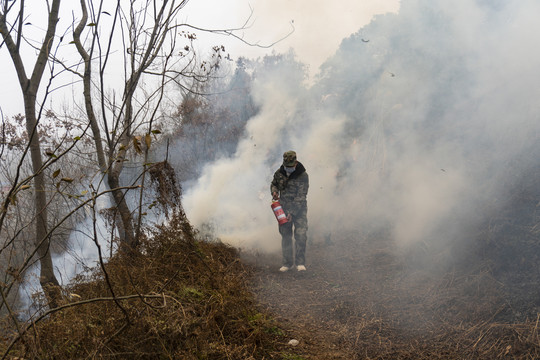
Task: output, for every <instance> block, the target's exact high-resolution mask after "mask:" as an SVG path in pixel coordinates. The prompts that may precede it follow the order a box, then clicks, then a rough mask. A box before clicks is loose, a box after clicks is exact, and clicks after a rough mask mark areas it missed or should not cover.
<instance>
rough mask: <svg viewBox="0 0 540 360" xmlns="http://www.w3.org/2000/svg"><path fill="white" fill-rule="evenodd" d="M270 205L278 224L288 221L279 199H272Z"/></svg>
mask: <svg viewBox="0 0 540 360" xmlns="http://www.w3.org/2000/svg"><path fill="white" fill-rule="evenodd" d="M271 207H272V210H274V215H275V216H276V219H277V221H278V223H279V225H283V224H285V223H287V222H288V220H287V215H285V212H284V211H283V208H282V207H281V204H280V203H279V200H274V201H272V205H271Z"/></svg>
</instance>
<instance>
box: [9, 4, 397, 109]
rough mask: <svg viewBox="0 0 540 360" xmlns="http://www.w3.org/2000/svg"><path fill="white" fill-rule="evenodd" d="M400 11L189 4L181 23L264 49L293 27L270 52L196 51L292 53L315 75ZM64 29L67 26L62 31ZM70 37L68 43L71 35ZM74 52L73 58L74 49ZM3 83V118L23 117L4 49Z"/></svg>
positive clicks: (247, 50)
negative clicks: (355, 36)
mask: <svg viewBox="0 0 540 360" xmlns="http://www.w3.org/2000/svg"><path fill="white" fill-rule="evenodd" d="M61 6H62V7H63V15H62V16H61V17H62V19H61V20H63V19H66V18H67V19H68V20H70V19H71V17H72V11H71V10H72V9H71V8H72V5H71V4H70V3H69V2H63V3H62V5H61ZM398 7H399V1H398V0H382V1H381V0H363V1H360V0H341V1H339V2H328V1H324V0H295V1H291V0H272V1H269V0H191V1H190V2H189V3H188V4H187V6H186V7H185V8H184V9H183V10H182V13H181V15H180V16H181V21H184V22H186V23H189V24H192V25H194V26H197V27H201V28H210V29H230V28H238V27H242V25H243V24H244V23H246V21H248V22H247V25H248V27H247V28H246V29H245V30H242V31H241V32H238V35H239V36H242V37H243V38H244V39H245V40H246V41H247V42H250V43H253V44H255V43H257V44H259V45H261V46H267V45H269V44H272V43H274V42H275V41H277V40H279V39H281V38H283V37H284V36H286V35H287V34H289V33H290V32H291V30H292V29H293V27H292V26H294V32H293V33H292V34H291V35H290V36H289V37H288V38H287V39H285V40H283V41H281V42H279V43H278V44H276V45H275V46H273V47H272V48H260V47H250V46H246V45H244V44H242V42H241V41H238V40H234V39H233V38H232V37H224V36H221V37H216V36H214V37H212V36H210V35H208V34H204V33H199V34H198V39H199V40H198V42H197V45H198V46H200V48H201V49H208V48H209V46H212V45H217V44H224V45H225V46H226V50H227V51H229V52H230V53H231V57H232V58H233V59H236V58H237V57H238V56H241V55H245V56H247V57H258V56H262V55H264V54H265V53H270V52H271V51H273V50H275V51H277V52H283V51H287V50H288V49H289V48H294V49H295V51H296V53H297V54H298V56H299V58H300V59H301V60H302V61H303V62H305V63H306V64H310V69H311V72H312V73H314V72H316V70H317V68H318V66H319V65H320V64H321V63H322V62H323V61H324V60H325V59H326V58H327V57H328V56H330V55H331V54H332V53H333V52H334V51H335V50H336V49H337V48H338V46H339V43H340V42H341V40H342V39H343V38H344V37H346V36H348V35H350V34H352V33H354V32H355V31H357V30H358V29H360V28H361V27H362V26H364V25H365V24H366V23H368V22H369V21H370V20H371V18H372V17H373V15H374V14H380V13H386V12H390V11H397V9H398ZM32 10H37V9H35V7H32V8H31V9H29V10H28V11H27V15H28V16H30V17H31V18H29V19H30V20H31V22H32V24H37V23H39V20H38V19H37V18H36V14H38V15H39V11H34V12H33V13H32ZM77 10H78V7H77V9H75V10H74V12H73V13H74V14H75V17H76V18H77V17H78V11H77ZM250 14H251V17H250ZM291 24H292V25H291ZM60 26H62V25H61V24H60ZM65 28H67V25H66V24H64V27H63V28H62V29H65ZM60 31H63V30H60ZM66 36H67V37H68V38H70V37H71V34H70V32H68V34H67V35H66ZM71 48H72V49H71V50H72V51H73V52H74V53H75V48H74V47H71ZM201 51H204V50H201ZM66 56H67V55H66ZM0 79H1V80H2V84H3V86H2V87H1V88H0V108H1V109H2V110H3V112H4V115H13V114H16V113H19V112H22V111H23V107H22V100H21V96H20V90H19V88H18V82H17V78H16V76H15V71H14V68H13V65H12V64H11V60H10V59H9V56H8V53H7V50H6V49H5V47H2V48H1V49H0ZM6 84H7V86H6ZM9 84H13V86H9ZM68 98H70V96H68Z"/></svg>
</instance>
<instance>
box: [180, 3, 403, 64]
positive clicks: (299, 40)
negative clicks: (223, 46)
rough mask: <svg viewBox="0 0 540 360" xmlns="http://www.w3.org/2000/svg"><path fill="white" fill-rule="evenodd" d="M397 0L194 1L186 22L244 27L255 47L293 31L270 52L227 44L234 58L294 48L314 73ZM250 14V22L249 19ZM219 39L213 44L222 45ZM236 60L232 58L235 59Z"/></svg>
mask: <svg viewBox="0 0 540 360" xmlns="http://www.w3.org/2000/svg"><path fill="white" fill-rule="evenodd" d="M398 8H399V0H340V1H337V2H331V1H326V0H294V1H291V0H272V1H269V0H251V1H249V0H226V1H223V0H197V1H195V0H194V1H192V2H190V3H189V4H188V6H187V7H186V12H185V13H186V14H187V20H188V21H189V22H193V23H196V24H200V26H202V27H209V28H211V27H214V28H216V27H217V28H220V27H223V28H226V27H237V26H239V25H242V24H243V23H244V22H246V21H247V20H248V19H249V21H248V25H249V26H248V28H246V29H245V30H244V31H242V32H239V34H240V35H242V36H243V37H244V39H245V40H246V41H248V42H250V43H253V44H259V45H261V46H266V45H269V44H272V43H274V42H275V41H277V40H279V39H281V38H283V37H284V36H286V35H287V34H289V33H290V32H291V31H292V30H293V27H294V32H293V33H292V34H291V35H290V36H289V37H287V38H286V39H284V40H283V41H281V42H279V43H277V44H276V45H275V46H273V47H272V48H271V49H264V48H260V47H248V46H242V44H241V42H239V41H229V40H232V39H225V41H226V43H227V48H228V49H230V50H231V51H232V52H233V53H235V54H236V52H239V53H242V54H246V55H247V56H249V57H256V56H260V55H262V54H264V53H268V52H271V51H272V49H273V50H275V51H277V52H284V51H287V50H288V49H289V48H294V50H295V52H296V54H297V55H298V57H299V58H300V59H301V60H302V61H303V62H305V63H307V64H309V65H310V68H311V72H316V70H317V68H318V67H319V65H320V64H321V63H322V62H323V61H324V60H325V59H326V58H328V57H329V56H330V55H332V54H333V53H334V52H335V51H336V50H337V48H338V46H339V44H340V43H341V40H342V39H343V38H345V37H347V36H349V35H350V34H352V33H354V32H356V31H358V30H359V29H360V28H361V27H362V26H364V25H366V24H367V23H369V22H370V20H371V19H372V17H373V16H374V15H376V14H382V13H387V12H396V11H397V10H398ZM250 14H251V17H250ZM223 40H224V39H217V40H216V41H223ZM234 57H236V56H234Z"/></svg>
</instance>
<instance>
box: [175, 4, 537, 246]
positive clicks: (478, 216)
mask: <svg viewBox="0 0 540 360" xmlns="http://www.w3.org/2000/svg"><path fill="white" fill-rule="evenodd" d="M539 10H540V4H539V3H537V2H534V1H509V2H494V3H490V2H486V1H480V0H478V1H475V0H460V1H457V2H452V3H449V2H445V1H427V0H422V1H421V0H409V1H406V0H403V1H402V2H401V9H400V11H399V13H398V14H387V15H384V16H379V17H376V18H375V19H374V20H373V21H372V22H371V23H370V24H369V25H367V26H365V27H363V28H362V29H359V31H358V33H356V34H353V35H352V36H350V37H349V38H347V39H344V40H343V42H342V44H341V46H340V48H339V50H338V51H337V53H336V54H335V55H334V56H333V57H331V58H330V59H328V60H327V62H326V63H325V64H324V65H323V66H322V67H321V72H320V74H319V76H318V78H317V79H316V82H315V84H314V85H313V86H312V87H311V88H307V87H306V86H305V85H304V84H303V83H302V82H298V81H292V80H291V78H293V79H297V78H295V77H292V76H291V74H290V72H289V70H290V69H286V70H285V71H277V72H274V73H271V74H265V78H264V79H259V81H258V82H257V84H255V89H256V90H255V91H256V100H257V102H258V103H259V104H260V105H261V107H262V108H261V112H260V113H259V115H257V116H256V117H254V118H253V119H251V120H250V122H249V123H248V126H247V134H246V137H245V138H244V139H243V140H242V142H241V143H240V146H239V147H238V151H237V152H236V154H235V155H234V156H233V157H232V158H230V159H221V160H219V161H216V162H215V163H213V164H211V165H209V166H208V167H207V168H206V169H205V171H204V175H203V177H202V178H201V180H200V182H199V184H198V186H196V187H195V188H193V189H191V190H190V191H189V192H188V193H186V195H185V207H186V212H187V214H188V216H189V217H190V219H191V220H192V221H193V222H194V224H195V225H199V224H202V223H205V222H210V223H216V224H217V225H216V226H217V230H218V233H219V234H220V236H221V237H222V239H224V240H225V241H228V242H231V243H232V244H234V245H240V246H247V247H257V248H263V249H266V250H272V249H276V248H279V241H278V238H279V235H278V234H277V224H276V222H275V219H274V218H273V215H272V213H271V210H270V207H269V205H270V194H269V182H270V180H271V176H272V174H273V172H274V171H275V170H276V169H277V167H278V166H279V165H280V161H281V155H282V153H283V152H284V151H286V150H290V149H292V150H296V151H297V153H298V159H299V161H301V162H302V163H303V164H304V165H305V167H306V169H307V172H308V174H309V176H310V192H309V195H308V208H309V210H308V217H309V223H310V231H309V236H310V238H312V239H313V238H315V239H316V238H317V237H321V236H323V234H324V233H325V232H332V231H335V230H336V229H347V228H348V229H357V230H359V231H362V229H367V228H368V227H369V228H372V227H376V226H381V227H387V228H389V229H390V230H391V232H392V234H393V235H394V238H395V239H396V242H397V243H398V244H401V245H407V244H414V243H417V242H428V243H429V242H433V241H439V242H441V241H451V240H455V239H459V238H462V237H464V234H463V231H465V229H466V228H467V227H468V225H470V224H472V223H474V222H477V221H481V220H482V219H483V218H484V217H485V216H486V215H487V212H486V211H485V210H484V209H486V208H488V207H490V206H491V205H493V204H495V203H496V204H499V205H498V206H501V205H502V204H504V201H505V197H506V196H507V193H508V189H509V187H511V186H512V185H513V184H514V183H515V181H519V178H520V174H521V171H522V170H523V169H525V168H527V167H528V166H531V165H532V164H530V163H526V162H524V161H523V154H524V153H526V152H527V151H528V150H529V149H530V148H531V147H533V146H534V144H535V143H537V142H538V140H539V135H540V121H538V110H539V109H538V108H539V105H538V102H537V99H538V98H539V96H540V87H538V85H537V84H536V82H537V79H538V75H540V74H539V72H540V69H539V68H538V63H540V51H539V50H537V47H535V46H534V44H535V34H537V33H539V31H540V24H539V23H538V22H537V21H536V19H535V18H534V15H533V14H538V13H539V12H538V11H539ZM528 161H529V160H528ZM507 169H511V172H512V173H510V174H509V173H508V171H507Z"/></svg>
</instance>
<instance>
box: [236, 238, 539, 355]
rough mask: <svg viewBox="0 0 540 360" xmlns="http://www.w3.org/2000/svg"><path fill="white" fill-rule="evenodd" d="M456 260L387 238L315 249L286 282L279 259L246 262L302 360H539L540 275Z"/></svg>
mask: <svg viewBox="0 0 540 360" xmlns="http://www.w3.org/2000/svg"><path fill="white" fill-rule="evenodd" d="M276 241H278V240H276ZM452 255H455V254H452V250H451V249H443V248H438V249H434V248H429V247H428V246H427V245H425V244H420V245H418V246H417V247H416V248H414V249H409V250H408V251H403V250H397V249H396V246H395V245H394V244H393V243H392V241H391V240H390V236H388V235H387V234H385V233H384V232H378V233H371V234H366V235H363V234H360V233H340V234H333V236H332V240H331V241H330V242H328V241H324V240H323V239H319V241H317V239H314V240H313V241H310V243H308V249H307V264H306V266H307V268H308V270H307V271H306V272H302V273H298V272H297V271H296V270H295V271H290V272H287V273H280V272H279V271H278V268H279V266H280V263H281V260H280V256H279V255H278V254H274V255H261V254H256V255H254V254H244V258H245V261H246V262H247V263H249V264H251V265H253V267H254V268H255V276H254V279H253V284H252V288H253V291H254V292H255V294H256V297H257V300H258V301H259V303H260V304H261V306H262V307H263V308H264V309H265V310H267V311H268V312H270V314H272V315H273V316H274V317H275V318H276V319H277V320H278V321H279V322H280V323H281V324H282V329H283V331H284V333H285V334H286V335H287V336H288V338H290V339H297V340H298V341H299V345H297V346H296V347H295V353H298V354H300V355H299V357H298V358H297V359H498V358H499V359H535V358H540V337H539V335H538V318H537V310H538V307H537V306H538V298H539V297H538V296H537V295H536V292H537V291H536V290H537V287H538V281H537V280H538V276H537V275H534V274H530V273H528V274H522V275H520V274H519V273H518V274H515V273H512V274H510V275H509V274H505V273H504V272H502V273H501V270H500V269H497V268H496V266H494V265H493V259H489V258H483V259H482V260H475V261H468V260H470V259H467V261H465V263H466V265H464V264H463V263H461V264H459V263H457V262H453V263H452V262H449V261H448V259H449V258H451V257H452ZM516 262H517V263H518V264H519V261H518V260H516ZM529 270H530V269H527V271H529ZM534 285H536V288H534V287H533V286H534ZM295 359H296V358H295Z"/></svg>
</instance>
